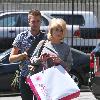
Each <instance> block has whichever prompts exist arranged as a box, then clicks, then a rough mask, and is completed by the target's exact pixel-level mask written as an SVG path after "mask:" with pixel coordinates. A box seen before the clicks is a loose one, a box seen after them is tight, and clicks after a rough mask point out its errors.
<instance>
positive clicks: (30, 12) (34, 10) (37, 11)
mask: <svg viewBox="0 0 100 100" xmlns="http://www.w3.org/2000/svg"><path fill="white" fill-rule="evenodd" d="M28 15H32V16H40V17H41V12H40V11H39V10H37V9H32V10H30V11H29V13H28Z"/></svg>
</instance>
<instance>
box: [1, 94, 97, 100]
mask: <svg viewBox="0 0 100 100" xmlns="http://www.w3.org/2000/svg"><path fill="white" fill-rule="evenodd" d="M0 100H21V97H20V96H15V97H0ZM73 100H97V99H96V98H95V97H94V95H93V94H92V93H91V92H81V93H80V96H79V97H78V98H75V99H73Z"/></svg>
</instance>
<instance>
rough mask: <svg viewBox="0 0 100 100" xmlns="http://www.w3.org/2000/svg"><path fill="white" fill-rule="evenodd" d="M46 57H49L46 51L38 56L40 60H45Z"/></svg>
mask: <svg viewBox="0 0 100 100" xmlns="http://www.w3.org/2000/svg"><path fill="white" fill-rule="evenodd" d="M48 58H50V55H49V54H47V53H44V54H42V55H41V56H40V57H39V59H40V61H42V62H46V61H47V59H48Z"/></svg>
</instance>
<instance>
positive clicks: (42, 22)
mask: <svg viewBox="0 0 100 100" xmlns="http://www.w3.org/2000/svg"><path fill="white" fill-rule="evenodd" d="M48 25H49V22H48V20H47V19H46V18H44V17H43V16H42V19H41V26H48Z"/></svg>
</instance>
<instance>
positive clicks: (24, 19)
mask: <svg viewBox="0 0 100 100" xmlns="http://www.w3.org/2000/svg"><path fill="white" fill-rule="evenodd" d="M48 24H49V22H48V20H47V19H46V18H45V17H43V16H42V18H41V26H48ZM21 26H24V27H25V26H29V24H28V14H22V15H21Z"/></svg>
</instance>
